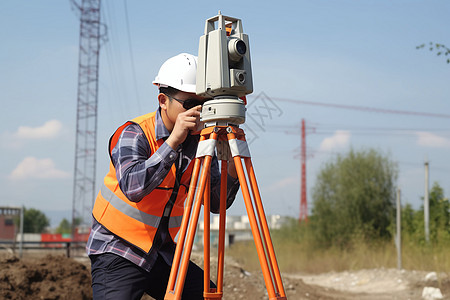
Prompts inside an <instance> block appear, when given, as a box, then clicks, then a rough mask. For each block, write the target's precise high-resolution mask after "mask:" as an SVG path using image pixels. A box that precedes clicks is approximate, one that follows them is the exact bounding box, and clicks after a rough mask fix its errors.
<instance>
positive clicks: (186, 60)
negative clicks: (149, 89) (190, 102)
mask: <svg viewBox="0 0 450 300" xmlns="http://www.w3.org/2000/svg"><path fill="white" fill-rule="evenodd" d="M196 76H197V56H194V55H192V54H188V53H181V54H178V55H177V56H174V57H171V58H169V59H168V60H166V61H165V62H164V63H163V65H162V66H161V68H160V69H159V72H158V75H157V76H156V77H155V80H153V84H154V85H157V86H158V87H168V86H170V87H173V88H176V89H177V90H180V91H183V92H188V93H195V78H196Z"/></svg>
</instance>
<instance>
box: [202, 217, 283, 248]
mask: <svg viewBox="0 0 450 300" xmlns="http://www.w3.org/2000/svg"><path fill="white" fill-rule="evenodd" d="M266 219H267V225H268V226H269V229H280V228H281V227H282V226H283V224H285V222H286V221H287V220H288V218H286V217H282V216H280V215H270V216H266ZM210 221H211V222H210V240H211V245H212V246H217V244H218V238H219V221H220V217H219V216H218V215H211V220H210ZM203 230H204V221H203V220H199V222H198V231H197V236H196V239H195V242H196V243H197V244H203ZM252 239H253V234H252V230H251V227H250V220H249V218H248V216H247V215H245V216H227V217H226V234H225V247H228V246H229V245H231V244H233V243H235V242H238V241H247V240H252Z"/></svg>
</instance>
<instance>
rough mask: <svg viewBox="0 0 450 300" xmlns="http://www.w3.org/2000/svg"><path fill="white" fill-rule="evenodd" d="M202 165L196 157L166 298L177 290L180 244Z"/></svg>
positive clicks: (180, 253)
mask: <svg viewBox="0 0 450 300" xmlns="http://www.w3.org/2000/svg"><path fill="white" fill-rule="evenodd" d="M200 165H201V159H200V158H196V159H195V162H194V169H193V171H192V179H191V183H190V186H189V192H188V196H187V200H186V206H185V208H184V212H183V219H182V221H181V228H180V234H179V235H178V241H177V247H176V249H175V255H174V258H173V262H172V269H171V272H170V277H169V283H168V284H167V290H166V297H165V299H170V298H168V295H170V294H173V292H174V290H175V282H176V279H177V275H178V268H179V265H180V259H181V255H182V252H183V247H181V246H179V245H184V241H185V238H186V232H187V228H188V224H189V218H190V215H191V211H192V204H193V201H194V196H195V190H196V187H197V181H198V175H199V173H200Z"/></svg>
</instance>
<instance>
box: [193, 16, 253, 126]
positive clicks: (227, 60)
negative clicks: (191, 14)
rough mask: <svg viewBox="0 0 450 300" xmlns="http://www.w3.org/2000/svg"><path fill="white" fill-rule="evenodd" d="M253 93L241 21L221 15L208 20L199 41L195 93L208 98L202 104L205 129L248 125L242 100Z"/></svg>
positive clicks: (248, 50)
mask: <svg viewBox="0 0 450 300" xmlns="http://www.w3.org/2000/svg"><path fill="white" fill-rule="evenodd" d="M252 92H253V81H252V70H251V62H250V49H249V42H248V36H247V35H246V34H245V33H243V30H242V21H241V20H240V19H236V18H232V17H227V16H223V15H222V14H221V12H220V11H219V14H218V15H217V16H215V17H212V18H209V19H207V20H206V24H205V34H204V35H203V36H201V37H200V43H199V50H198V65H197V79H196V93H197V95H199V96H203V97H209V98H212V100H208V101H206V102H205V104H203V107H202V112H201V121H203V122H205V127H209V126H213V125H220V126H227V125H239V124H243V123H244V122H245V103H244V101H243V100H241V99H240V98H242V97H244V96H245V95H248V94H250V93H252Z"/></svg>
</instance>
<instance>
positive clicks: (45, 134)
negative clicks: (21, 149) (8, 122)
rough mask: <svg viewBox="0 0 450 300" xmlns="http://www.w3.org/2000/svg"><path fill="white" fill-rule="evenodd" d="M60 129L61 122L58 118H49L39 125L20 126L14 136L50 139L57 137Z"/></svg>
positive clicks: (26, 138)
mask: <svg viewBox="0 0 450 300" xmlns="http://www.w3.org/2000/svg"><path fill="white" fill-rule="evenodd" d="M61 130H62V123H61V122H60V121H58V120H50V121H47V122H45V123H44V125H42V126H39V127H28V126H20V127H19V128H18V129H17V132H15V133H14V136H15V137H16V138H18V139H25V140H28V139H33V140H36V139H52V138H55V137H57V136H58V135H59V134H60V133H61Z"/></svg>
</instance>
